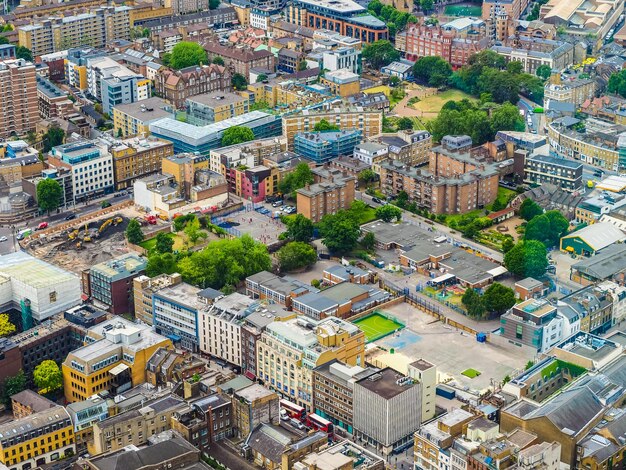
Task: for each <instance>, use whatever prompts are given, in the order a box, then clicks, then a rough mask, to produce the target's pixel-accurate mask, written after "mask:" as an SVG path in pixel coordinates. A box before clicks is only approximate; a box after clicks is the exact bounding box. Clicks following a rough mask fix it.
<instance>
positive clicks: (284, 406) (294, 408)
mask: <svg viewBox="0 0 626 470" xmlns="http://www.w3.org/2000/svg"><path fill="white" fill-rule="evenodd" d="M280 410H281V415H282V414H284V413H283V410H284V412H285V413H286V414H287V415H288V416H289V417H290V418H295V419H297V420H300V421H302V420H303V419H304V418H305V417H306V410H305V409H304V408H302V407H301V406H298V405H296V404H295V403H292V402H290V401H289V400H285V399H284V398H283V399H281V400H280Z"/></svg>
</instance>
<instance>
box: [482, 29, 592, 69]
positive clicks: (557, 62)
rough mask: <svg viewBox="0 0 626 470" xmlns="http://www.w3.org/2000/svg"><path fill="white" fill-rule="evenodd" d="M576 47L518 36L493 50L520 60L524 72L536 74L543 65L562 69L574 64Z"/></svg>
mask: <svg viewBox="0 0 626 470" xmlns="http://www.w3.org/2000/svg"><path fill="white" fill-rule="evenodd" d="M576 47H578V46H576ZM574 48H575V46H573V45H572V44H570V43H568V42H563V41H554V40H550V39H542V38H524V37H516V38H515V39H513V40H508V41H505V43H504V44H503V45H501V46H492V47H491V50H492V51H495V52H497V53H498V54H499V55H501V56H503V57H504V58H505V60H506V61H507V62H512V61H515V62H520V63H521V64H522V66H523V70H524V72H526V73H530V74H533V75H534V74H535V72H536V71H537V69H538V68H539V67H541V66H542V65H547V66H548V67H550V68H551V69H554V70H559V71H560V70H564V69H566V68H567V67H569V66H570V65H572V64H574V63H575V61H576V53H575V51H574ZM585 52H586V51H585ZM581 55H582V54H581Z"/></svg>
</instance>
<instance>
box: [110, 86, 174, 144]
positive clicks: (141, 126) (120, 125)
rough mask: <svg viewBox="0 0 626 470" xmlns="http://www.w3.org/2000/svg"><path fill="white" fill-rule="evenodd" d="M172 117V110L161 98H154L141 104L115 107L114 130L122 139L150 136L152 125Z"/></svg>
mask: <svg viewBox="0 0 626 470" xmlns="http://www.w3.org/2000/svg"><path fill="white" fill-rule="evenodd" d="M170 116H172V109H171V107H170V106H169V105H168V104H167V102H166V101H164V100H163V99H161V98H158V97H156V96H155V97H152V98H148V99H146V100H142V101H141V102H136V103H129V104H120V105H117V106H114V107H113V128H114V129H115V132H116V133H117V135H120V136H121V137H131V136H136V135H138V136H140V137H147V136H148V135H149V134H150V123H152V122H153V121H158V120H159V119H161V118H166V117H170Z"/></svg>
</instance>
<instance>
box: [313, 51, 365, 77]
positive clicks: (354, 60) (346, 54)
mask: <svg viewBox="0 0 626 470" xmlns="http://www.w3.org/2000/svg"><path fill="white" fill-rule="evenodd" d="M322 57H323V58H322V63H323V68H324V69H326V70H330V71H331V72H332V71H335V70H340V69H347V70H349V71H350V72H352V73H356V74H360V73H361V68H362V67H361V51H360V49H358V48H355V47H348V46H342V47H337V48H336V49H332V50H329V51H324V53H323V56H322Z"/></svg>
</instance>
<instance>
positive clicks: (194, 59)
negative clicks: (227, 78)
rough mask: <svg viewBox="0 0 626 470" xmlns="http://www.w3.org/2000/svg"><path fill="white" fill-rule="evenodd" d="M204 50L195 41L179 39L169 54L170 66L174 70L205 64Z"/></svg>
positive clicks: (206, 59)
mask: <svg viewBox="0 0 626 470" xmlns="http://www.w3.org/2000/svg"><path fill="white" fill-rule="evenodd" d="M208 61H209V60H208V58H207V55H206V51H205V50H204V49H203V48H202V46H201V45H200V44H198V43H197V42H189V41H181V42H179V43H178V44H176V45H175V46H174V48H173V49H172V52H171V56H170V66H171V67H172V68H175V69H176V70H180V69H184V68H185V67H192V66H194V65H201V64H207V63H208Z"/></svg>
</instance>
